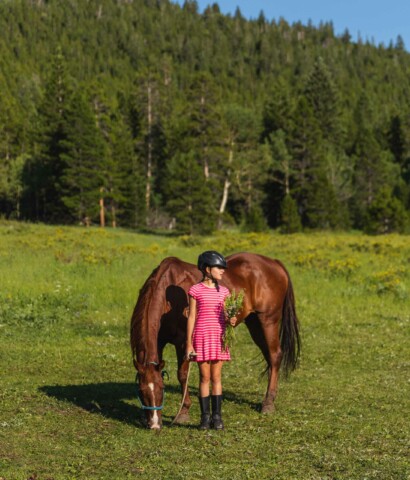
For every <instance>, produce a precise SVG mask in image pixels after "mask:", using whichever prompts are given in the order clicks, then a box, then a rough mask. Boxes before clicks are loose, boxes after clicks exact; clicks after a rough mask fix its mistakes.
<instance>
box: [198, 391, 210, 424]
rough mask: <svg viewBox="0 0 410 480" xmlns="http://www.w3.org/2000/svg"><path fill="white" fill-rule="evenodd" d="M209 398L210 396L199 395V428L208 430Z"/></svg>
mask: <svg viewBox="0 0 410 480" xmlns="http://www.w3.org/2000/svg"><path fill="white" fill-rule="evenodd" d="M210 399H211V397H210V396H208V397H199V406H200V407H201V423H200V425H199V430H209V429H210V428H211V412H210V404H209V401H210Z"/></svg>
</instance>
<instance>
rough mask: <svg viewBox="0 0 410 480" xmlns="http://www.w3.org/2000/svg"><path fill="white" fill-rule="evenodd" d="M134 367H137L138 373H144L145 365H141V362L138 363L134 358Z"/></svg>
mask: <svg viewBox="0 0 410 480" xmlns="http://www.w3.org/2000/svg"><path fill="white" fill-rule="evenodd" d="M134 367H135V368H136V369H137V372H138V373H139V374H140V375H143V374H144V373H145V367H144V365H141V363H139V361H138V360H136V359H135V358H134Z"/></svg>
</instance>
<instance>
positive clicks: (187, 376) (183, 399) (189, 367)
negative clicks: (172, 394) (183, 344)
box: [170, 361, 192, 427]
mask: <svg viewBox="0 0 410 480" xmlns="http://www.w3.org/2000/svg"><path fill="white" fill-rule="evenodd" d="M191 363H192V362H191V361H190V362H189V365H188V373H187V375H186V383H185V390H184V395H183V396H182V402H181V405H180V407H179V410H178V413H177V414H176V415H175V417H174V419H173V420H172V422H171V425H170V427H172V425H174V423H175V420H176V419H177V418H178V416H179V414H180V413H181V410H182V407H183V406H184V402H185V397H186V393H187V391H188V380H189V374H190V372H191Z"/></svg>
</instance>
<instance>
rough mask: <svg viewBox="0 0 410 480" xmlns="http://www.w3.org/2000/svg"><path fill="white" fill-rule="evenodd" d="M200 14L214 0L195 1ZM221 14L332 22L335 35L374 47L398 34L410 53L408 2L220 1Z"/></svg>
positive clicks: (305, 21) (179, 1) (353, 0)
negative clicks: (238, 12)
mask: <svg viewBox="0 0 410 480" xmlns="http://www.w3.org/2000/svg"><path fill="white" fill-rule="evenodd" d="M197 2H198V5H199V8H200V11H201V12H202V11H203V9H204V8H205V7H206V6H207V5H209V4H212V3H215V2H214V1H212V0H211V1H207V0H197ZM178 3H180V4H183V3H184V2H183V0H178ZM216 3H218V5H219V7H220V9H221V11H222V13H231V14H233V13H234V12H235V9H236V7H237V6H239V8H240V9H241V12H242V15H243V16H245V17H247V18H256V17H258V15H259V12H260V11H261V10H263V12H264V14H265V17H266V18H268V19H269V20H271V19H278V18H280V17H283V18H284V19H285V20H287V21H288V22H289V23H293V22H296V21H299V20H300V21H301V22H302V23H304V24H306V23H307V22H308V20H309V19H310V20H312V22H313V24H314V25H318V24H319V22H320V21H330V20H331V21H332V22H333V25H334V29H335V33H336V34H341V33H343V31H344V29H345V28H348V29H349V31H350V34H351V36H352V40H353V41H356V40H357V38H358V35H359V33H360V35H361V37H362V39H363V40H366V39H368V40H370V41H371V40H372V39H374V41H375V43H376V45H378V44H379V43H384V44H385V45H388V43H389V41H390V40H393V43H395V42H396V39H397V35H399V34H400V35H401V36H402V38H403V40H404V44H405V46H406V50H408V51H410V0H390V1H381V0H281V1H278V0H276V1H275V0H265V1H263V0H219V1H217V2H216Z"/></svg>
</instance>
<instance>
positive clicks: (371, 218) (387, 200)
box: [365, 186, 410, 234]
mask: <svg viewBox="0 0 410 480" xmlns="http://www.w3.org/2000/svg"><path fill="white" fill-rule="evenodd" d="M409 220H410V219H409V215H408V213H407V212H406V210H405V208H404V206H403V204H402V203H401V202H400V201H399V200H398V199H397V198H395V197H394V196H393V195H392V192H391V188H389V187H387V186H385V187H383V188H381V189H380V191H379V192H378V194H377V195H376V197H375V199H374V200H373V202H371V204H370V206H369V208H368V210H367V212H366V219H365V231H366V233H371V234H383V233H392V232H399V233H403V232H404V231H406V229H407V227H408V224H409Z"/></svg>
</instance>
